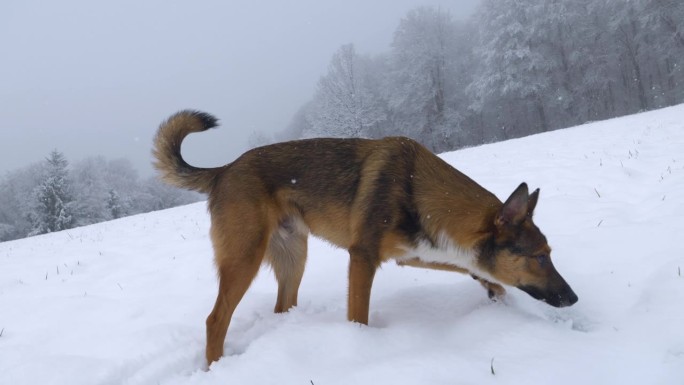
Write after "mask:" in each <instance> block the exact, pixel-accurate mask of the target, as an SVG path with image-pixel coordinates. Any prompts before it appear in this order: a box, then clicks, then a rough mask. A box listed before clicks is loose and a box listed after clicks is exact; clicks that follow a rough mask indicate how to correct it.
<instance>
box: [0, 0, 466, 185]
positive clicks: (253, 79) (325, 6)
mask: <svg viewBox="0 0 684 385" xmlns="http://www.w3.org/2000/svg"><path fill="white" fill-rule="evenodd" d="M476 3H477V0H468V1H459V2H449V1H437V0H435V1H427V0H426V1H419V0H383V1H373V2H367V1H360V0H345V1H325V2H319V1H313V0H297V1H291V2H282V1H274V0H268V1H239V2H238V1H231V2H223V1H198V2H189V1H188V2H182V1H161V0H152V1H145V2H138V1H132V0H121V1H117V2H91V1H85V0H83V1H81V0H65V1H60V2H41V1H34V0H29V1H9V2H7V1H5V2H2V4H0V47H2V62H1V63H2V64H0V66H1V68H2V71H0V153H1V154H2V155H1V157H0V160H1V161H0V173H4V172H6V171H9V170H12V169H16V168H18V167H23V166H25V165H28V164H30V163H33V162H37V161H40V160H42V159H44V158H45V157H46V156H47V155H48V154H49V152H50V151H51V150H53V149H58V150H59V151H62V152H63V153H64V154H65V155H66V157H67V159H69V160H72V161H75V160H78V159H81V158H84V157H87V156H92V155H103V156H106V157H108V158H120V157H123V158H127V159H130V160H131V161H132V162H133V163H134V165H135V167H136V168H137V169H138V170H139V171H140V173H141V174H142V175H149V174H151V173H152V169H151V166H150V162H151V156H150V148H151V140H152V136H153V134H154V132H155V130H156V128H157V126H158V125H159V123H160V122H161V121H162V120H163V119H165V118H166V117H168V116H169V115H170V114H172V113H174V112H176V111H178V110H180V109H186V108H193V109H200V110H204V111H207V112H210V113H212V114H214V115H216V116H217V117H218V118H219V119H220V121H221V125H222V128H221V129H219V130H214V131H212V132H211V133H204V134H202V135H195V136H192V137H191V138H189V139H188V141H187V143H186V145H185V146H184V149H183V152H184V155H185V156H186V158H187V159H188V161H189V162H190V163H193V164H196V165H200V166H211V165H219V164H224V163H227V162H229V161H231V160H232V159H234V158H235V157H236V156H238V155H239V154H240V153H241V152H242V151H244V150H246V149H247V148H248V138H249V136H250V134H251V133H252V132H254V131H260V132H264V133H267V134H270V133H272V132H275V131H278V130H281V129H283V128H284V127H285V126H287V124H288V123H289V121H290V118H291V117H292V115H293V114H294V113H295V112H296V110H297V109H298V108H299V107H300V106H301V105H302V104H303V103H305V102H306V101H307V100H308V99H310V98H311V96H312V94H313V92H314V90H315V87H316V83H317V80H318V79H319V78H320V76H321V75H322V74H324V73H325V71H326V69H327V65H328V62H329V60H330V57H331V55H332V53H334V52H335V50H337V49H338V47H339V46H340V45H341V44H346V43H354V44H355V46H356V47H357V49H358V50H359V51H360V52H366V53H373V52H380V51H386V50H387V49H388V48H389V45H390V42H391V40H392V34H393V32H394V30H395V28H396V26H397V24H398V23H399V20H400V19H401V17H402V16H404V15H405V14H406V12H407V11H408V10H410V9H412V8H414V7H416V6H419V5H432V6H439V7H442V8H443V9H446V10H448V11H449V12H450V13H451V14H452V16H454V17H455V18H465V17H467V16H468V15H469V14H471V13H472V11H473V9H474V8H475V5H476Z"/></svg>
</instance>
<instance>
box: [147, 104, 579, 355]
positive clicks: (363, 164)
mask: <svg viewBox="0 0 684 385" xmlns="http://www.w3.org/2000/svg"><path fill="white" fill-rule="evenodd" d="M214 126H216V119H215V118H213V117H212V116H211V115H208V114H205V113H200V112H195V111H182V112H179V113H177V114H175V115H173V116H171V117H170V118H169V119H168V120H167V121H166V122H164V123H162V125H161V126H160V128H159V131H158V133H157V136H156V138H155V141H154V155H155V157H156V163H155V166H156V168H157V169H158V170H159V171H160V172H161V175H162V178H163V179H164V180H165V181H167V182H168V183H170V184H173V185H175V186H179V187H184V188H188V189H193V190H197V191H200V192H204V193H207V194H208V196H209V199H208V206H209V211H210V213H211V241H212V243H213V246H214V252H215V262H216V266H217V270H218V276H219V292H218V297H217V299H216V304H215V306H214V309H213V311H212V312H211V314H210V315H209V317H208V318H207V348H206V357H207V361H208V362H209V363H211V362H213V361H216V360H218V359H219V358H220V357H221V356H222V354H223V344H224V340H225V337H226V332H227V329H228V325H229V323H230V319H231V317H232V314H233V312H234V310H235V308H236V306H237V305H238V303H239V302H240V300H241V299H242V296H243V295H244V293H245V292H246V290H247V288H248V287H249V285H250V283H251V282H252V280H253V278H254V277H255V275H256V273H257V271H258V269H259V266H260V265H261V263H262V262H267V263H270V265H271V266H272V267H273V271H274V273H275V276H276V279H277V281H278V296H277V300H276V305H275V311H276V312H284V311H287V310H288V309H290V308H291V307H293V306H296V305H297V293H298V289H299V284H300V282H301V279H302V275H303V273H304V266H305V262H306V256H307V236H308V234H309V233H312V234H314V235H316V236H318V237H321V238H324V239H326V240H328V241H329V242H331V243H333V244H335V245H337V246H339V247H342V248H345V249H347V250H348V251H349V255H350V264H349V273H348V274H349V296H348V319H349V320H351V321H356V322H360V323H363V324H367V323H368V311H369V301H370V292H371V286H372V282H373V277H374V274H375V271H376V269H377V267H378V266H379V265H380V264H381V263H382V262H385V261H387V260H389V259H396V260H397V263H399V264H400V265H407V266H416V267H423V268H430V269H440V270H449V271H457V272H462V273H470V274H472V275H473V277H474V278H476V279H478V280H479V281H480V282H481V283H482V284H483V286H484V287H485V288H486V289H487V290H488V291H489V294H490V296H500V295H503V293H504V289H503V287H502V286H500V285H499V284H498V283H503V284H508V285H513V286H517V287H519V288H521V289H523V290H525V291H528V292H530V293H531V295H533V296H534V297H535V298H541V299H548V300H549V301H550V303H552V302H558V303H557V304H554V306H566V305H568V304H572V303H574V301H576V296H575V297H574V299H573V296H574V293H572V290H570V289H569V286H567V284H566V283H565V281H563V279H562V278H561V277H560V275H558V273H557V272H556V271H555V269H554V268H553V265H552V264H551V263H550V260H549V261H548V263H545V259H544V258H546V257H547V256H548V253H549V252H550V248H549V247H548V245H547V243H546V239H545V238H544V236H543V235H542V234H541V232H539V229H537V228H536V226H535V225H534V224H533V222H532V211H533V210H534V206H535V205H536V202H537V197H538V190H537V191H535V192H534V193H533V194H528V190H527V186H526V185H525V184H522V185H520V187H519V188H518V189H517V190H516V191H515V192H514V193H513V194H512V195H511V197H510V198H509V199H508V201H507V202H506V203H505V204H504V203H502V202H501V201H500V200H499V199H498V198H497V197H496V196H494V195H493V194H492V193H490V192H489V191H487V190H485V189H484V188H482V187H481V186H480V185H478V184H477V183H476V182H474V181H473V180H472V179H470V178H468V177H467V176H466V175H464V174H462V173H461V172H459V171H458V170H456V169H454V168H453V167H451V166H450V165H448V164H447V163H446V162H444V161H443V160H441V159H440V158H439V157H437V156H435V155H434V154H432V153H431V152H429V151H428V150H427V149H425V148H424V147H423V146H421V145H420V144H418V143H417V142H415V141H413V140H410V139H408V138H402V137H392V138H385V139H380V140H366V139H310V140H300V141H292V142H285V143H279V144H274V145H269V146H264V147H259V148H255V149H252V150H250V151H248V152H246V153H245V154H243V155H242V156H241V157H239V158H238V159H237V160H235V161H234V162H233V163H230V164H228V165H225V166H223V167H217V168H196V167H193V166H190V165H188V164H187V163H186V162H185V161H184V160H183V158H182V157H181V155H180V147H181V142H182V140H183V138H184V137H185V136H187V135H188V134H190V133H193V132H200V131H204V130H206V129H209V128H212V127H214ZM421 248H422V249H421ZM417 250H427V251H428V253H431V252H432V251H435V252H437V253H439V257H436V259H429V258H425V257H424V256H421V255H414V253H417ZM449 253H452V254H453V255H452V254H449ZM442 255H446V257H443V256H442ZM535 257H536V259H535ZM542 257H544V258H542ZM440 258H447V259H446V260H442V259H440ZM496 282H498V283H496ZM566 287H567V289H566ZM568 290H569V291H568ZM552 304H553V303H552Z"/></svg>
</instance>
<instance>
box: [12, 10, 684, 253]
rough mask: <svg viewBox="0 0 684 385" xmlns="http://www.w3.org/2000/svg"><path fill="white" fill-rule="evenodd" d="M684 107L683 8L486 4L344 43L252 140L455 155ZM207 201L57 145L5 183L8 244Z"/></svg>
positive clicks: (406, 20)
mask: <svg viewBox="0 0 684 385" xmlns="http://www.w3.org/2000/svg"><path fill="white" fill-rule="evenodd" d="M682 102H684V2H682V1H680V0H605V1H594V0H571V1H570V0H482V2H481V4H480V6H479V9H478V10H477V11H476V12H475V13H474V14H473V15H471V16H470V17H469V18H468V19H466V20H456V19H455V18H453V17H452V16H451V15H450V13H449V12H447V11H445V10H443V9H440V8H434V7H419V8H415V9H413V10H411V11H409V12H408V13H407V14H406V15H405V16H404V17H403V18H402V19H401V20H399V23H398V26H397V28H396V30H395V32H394V36H393V41H392V44H391V47H390V49H389V51H388V52H384V53H378V54H372V55H371V54H360V53H358V52H357V50H356V48H355V46H354V44H346V45H342V46H341V47H339V48H338V49H337V51H336V52H335V54H334V55H333V56H332V58H331V60H330V64H329V67H328V69H327V71H326V72H325V74H324V75H323V76H322V77H321V78H320V80H319V82H318V84H317V87H316V91H315V93H314V95H312V98H311V100H310V101H309V102H308V103H306V104H305V105H304V106H302V107H301V108H300V109H299V111H298V112H297V113H296V114H295V115H294V117H293V118H292V120H291V122H290V124H289V125H288V126H287V127H286V128H285V129H284V130H283V131H282V132H280V133H278V134H276V135H274V137H272V138H266V137H265V136H264V135H258V134H257V135H255V136H253V139H252V144H253V145H259V144H265V143H267V142H272V141H281V140H288V139H297V138H309V137H317V136H327V137H368V138H378V137H383V136H390V135H405V136H408V137H412V138H414V139H416V140H418V141H419V142H421V143H423V144H424V145H426V146H427V147H428V148H430V149H431V150H432V151H434V152H444V151H449V150H454V149H458V148H463V147H467V146H473V145H478V144H483V143H488V142H494V141H500V140H506V139H509V138H515V137H521V136H525V135H530V134H534V133H539V132H545V131H550V130H555V129H559V128H564V127H570V126H575V125H578V124H582V123H585V122H590V121H596V120H603V119H608V118H612V117H616V116H622V115H627V114H632V113H635V112H639V111H647V110H652V109H657V108H662V107H666V106H671V105H675V104H678V103H682ZM265 113H266V112H265ZM200 199H202V196H200V195H197V194H194V193H189V192H186V191H181V190H178V189H175V188H172V187H169V186H166V185H164V184H162V183H161V182H160V181H158V180H157V179H156V178H155V177H150V178H148V179H140V178H139V177H138V174H137V172H136V170H135V169H134V168H133V166H132V164H131V163H130V162H129V161H127V160H124V159H119V160H107V159H105V158H103V157H92V158H87V159H84V160H81V161H78V162H75V163H74V164H73V165H70V164H69V162H68V161H67V159H66V158H65V156H64V155H63V154H62V153H60V152H59V151H57V150H55V151H53V152H52V153H51V154H49V156H48V157H47V158H46V159H45V160H44V161H42V162H38V163H35V164H33V165H30V166H28V167H25V168H22V169H19V170H15V171H13V172H10V173H7V174H6V175H3V176H1V177H0V241H6V240H11V239H17V238H22V237H25V236H30V235H37V234H43V233H47V232H53V231H59V230H64V229H69V228H72V227H75V226H82V225H88V224H92V223H97V222H101V221H106V220H110V219H115V218H119V217H122V216H126V215H132V214H137V213H143V212H148V211H152V210H160V209H164V208H168V207H173V206H177V205H181V204H186V203H190V202H194V201H198V200H200Z"/></svg>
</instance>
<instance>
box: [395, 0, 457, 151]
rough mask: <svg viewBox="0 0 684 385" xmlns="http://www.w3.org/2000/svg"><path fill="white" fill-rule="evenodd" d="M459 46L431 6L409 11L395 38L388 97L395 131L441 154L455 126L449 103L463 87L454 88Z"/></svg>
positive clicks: (453, 29)
mask: <svg viewBox="0 0 684 385" xmlns="http://www.w3.org/2000/svg"><path fill="white" fill-rule="evenodd" d="M459 42H460V40H459V34H458V30H457V25H456V23H455V22H454V21H453V20H452V18H451V15H450V14H449V13H448V12H446V11H444V10H441V9H436V8H432V7H419V8H416V9H413V10H411V11H409V13H408V14H407V15H406V17H404V18H403V19H401V21H400V22H399V27H398V28H397V30H396V31H395V33H394V39H393V42H392V72H391V79H390V85H389V87H388V94H389V96H388V98H389V106H390V109H391V110H392V113H393V115H394V122H395V127H396V128H397V129H398V130H399V131H400V132H401V133H403V134H405V135H409V136H412V137H414V138H416V139H418V140H419V141H421V142H423V144H425V145H426V146H428V147H430V148H431V149H432V150H444V149H445V146H444V145H443V143H444V142H445V141H446V142H448V136H449V135H450V133H451V131H452V130H453V129H454V126H456V125H457V124H458V123H457V120H458V112H457V109H456V108H455V106H454V105H453V104H451V103H450V100H451V99H452V98H453V97H454V96H455V95H456V93H457V92H458V90H460V89H462V88H465V86H464V85H459V84H458V80H459V79H460V78H461V77H460V76H459V75H460V74H459V71H458V70H460V69H461V68H459V66H458V65H457V61H456V60H457V58H458V57H459V56H458V55H459V53H461V54H463V52H459V46H458V43H459ZM450 126H451V127H450Z"/></svg>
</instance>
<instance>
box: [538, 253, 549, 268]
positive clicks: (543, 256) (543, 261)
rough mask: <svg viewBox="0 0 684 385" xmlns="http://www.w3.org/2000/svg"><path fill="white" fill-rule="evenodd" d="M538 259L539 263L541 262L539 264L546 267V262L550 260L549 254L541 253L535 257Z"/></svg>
mask: <svg viewBox="0 0 684 385" xmlns="http://www.w3.org/2000/svg"><path fill="white" fill-rule="evenodd" d="M535 258H536V259H537V263H539V266H541V267H544V266H545V265H546V263H547V262H548V261H549V256H548V255H546V254H540V255H537V256H536V257H535Z"/></svg>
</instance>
